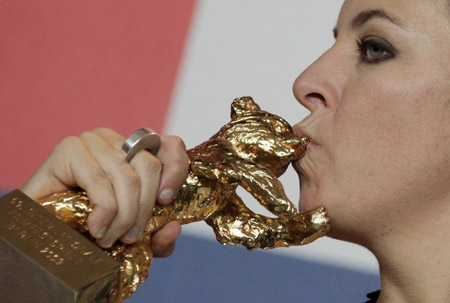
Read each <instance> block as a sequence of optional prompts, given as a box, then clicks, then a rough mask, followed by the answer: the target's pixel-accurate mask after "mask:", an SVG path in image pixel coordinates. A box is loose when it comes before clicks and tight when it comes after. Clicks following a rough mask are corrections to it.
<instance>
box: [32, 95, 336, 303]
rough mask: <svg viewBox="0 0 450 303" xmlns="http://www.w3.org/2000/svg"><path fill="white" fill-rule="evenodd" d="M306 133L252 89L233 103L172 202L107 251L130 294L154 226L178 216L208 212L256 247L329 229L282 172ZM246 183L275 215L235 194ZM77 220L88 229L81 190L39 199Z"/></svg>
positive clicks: (297, 241) (225, 232)
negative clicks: (291, 191)
mask: <svg viewBox="0 0 450 303" xmlns="http://www.w3.org/2000/svg"><path fill="white" fill-rule="evenodd" d="M308 142H309V141H308V139H307V138H299V137H296V136H295V135H294V134H293V133H292V128H291V126H290V125H289V124H288V123H287V122H286V121H285V120H283V119H282V118H280V117H278V116H275V115H273V114H270V113H268V112H265V111H262V110H261V109H260V108H259V106H258V105H257V104H256V103H255V102H254V101H253V99H252V98H250V97H242V98H237V99H235V100H234V101H233V103H232V110H231V121H230V122H229V123H228V124H226V125H225V126H223V127H222V128H221V129H220V130H219V132H218V133H217V134H215V135H214V136H212V137H211V138H210V139H209V140H208V141H206V142H204V143H203V144H201V145H199V146H197V147H195V148H193V149H191V150H189V151H188V155H189V159H190V173H189V176H188V177H187V179H186V182H185V184H184V185H183V186H182V188H181V189H180V190H179V191H178V193H177V194H176V197H175V199H174V201H173V203H172V204H171V205H168V206H156V207H155V209H154V211H153V217H152V219H151V220H150V222H149V224H148V226H147V228H146V231H145V233H144V235H143V237H142V238H141V239H140V240H139V241H138V242H136V243H135V244H132V245H124V244H121V243H116V244H115V245H114V246H113V247H112V248H111V249H108V250H106V252H107V253H108V254H110V255H111V256H113V257H114V258H115V259H116V260H118V261H119V262H121V263H122V268H121V273H122V275H121V280H122V281H121V282H122V283H121V284H122V290H121V291H122V294H123V298H127V297H129V296H130V295H131V294H132V293H133V292H134V291H135V290H136V288H137V287H138V286H139V285H140V284H141V283H142V282H143V281H144V280H145V279H146V278H147V275H148V269H149V267H150V265H151V261H152V253H151V251H150V238H151V234H152V233H153V232H155V231H157V230H158V229H160V228H161V227H162V226H164V225H165V224H167V223H168V222H170V221H172V220H176V221H179V222H180V223H182V224H187V223H190V222H194V221H200V220H205V221H206V222H207V223H208V224H209V225H210V226H211V227H212V228H213V229H214V232H215V233H216V236H217V240H218V241H219V242H221V243H223V244H234V245H243V246H245V247H247V248H248V249H250V250H253V249H256V248H258V247H259V248H264V249H267V248H274V247H282V246H291V245H302V244H306V243H310V242H311V241H313V240H315V239H317V238H318V237H321V236H324V235H325V234H326V232H327V231H328V229H329V225H328V218H327V216H326V212H325V210H324V209H323V208H318V209H316V210H313V211H309V212H306V213H298V212H297V210H296V208H295V206H294V205H293V204H292V203H291V202H290V201H289V199H288V198H287V197H286V194H285V193H284V190H283V186H282V185H281V183H280V182H279V181H278V179H277V177H279V176H280V175H281V174H282V173H283V172H284V171H285V170H286V168H287V167H288V166H289V164H290V163H291V162H292V161H295V160H297V159H300V158H301V157H303V156H304V154H305V150H306V146H307V144H308ZM238 186H241V187H243V188H244V189H245V190H247V191H248V192H249V193H251V194H252V195H253V196H254V197H255V198H256V200H258V202H259V203H261V205H263V206H264V207H265V208H267V209H268V210H269V211H270V212H272V213H273V214H274V215H276V216H277V217H276V218H269V217H266V216H262V215H258V214H255V213H253V212H252V211H251V210H250V209H249V208H247V207H246V205H245V204H244V203H243V201H242V200H241V199H240V198H239V196H238V195H237V194H236V188H237V187H238ZM39 202H40V203H42V205H44V207H46V208H47V209H49V211H50V212H52V213H53V214H54V215H55V216H57V217H58V218H60V219H61V220H62V221H64V222H65V223H67V224H69V225H70V226H72V227H73V228H75V229H77V230H79V231H80V232H83V233H85V234H88V233H87V227H86V218H87V216H88V214H89V212H90V211H91V209H90V207H89V199H88V198H87V196H86V194H85V193H84V192H82V191H70V192H66V193H60V194H55V195H52V196H50V197H47V198H45V199H42V200H41V201H39Z"/></svg>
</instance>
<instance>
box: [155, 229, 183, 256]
mask: <svg viewBox="0 0 450 303" xmlns="http://www.w3.org/2000/svg"><path fill="white" fill-rule="evenodd" d="M180 233H181V225H180V223H179V222H177V221H172V222H169V223H168V224H166V225H165V226H164V227H163V228H161V229H160V230H158V231H157V232H156V233H154V234H153V235H152V252H153V255H154V256H155V257H157V258H164V257H168V256H170V255H171V254H172V253H173V251H174V250H175V242H176V239H177V238H178V236H179V235H180Z"/></svg>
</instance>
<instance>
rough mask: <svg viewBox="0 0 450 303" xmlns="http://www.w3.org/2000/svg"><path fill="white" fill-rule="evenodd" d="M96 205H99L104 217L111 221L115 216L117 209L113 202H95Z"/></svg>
mask: <svg viewBox="0 0 450 303" xmlns="http://www.w3.org/2000/svg"><path fill="white" fill-rule="evenodd" d="M96 204H97V205H100V206H101V209H102V211H103V213H105V215H106V216H107V217H110V218H111V219H112V218H114V217H115V216H116V215H117V212H118V210H119V208H118V207H117V204H116V203H114V202H106V201H104V202H103V203H102V202H97V203H96Z"/></svg>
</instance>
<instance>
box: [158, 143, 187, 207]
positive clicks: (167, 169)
mask: <svg viewBox="0 0 450 303" xmlns="http://www.w3.org/2000/svg"><path fill="white" fill-rule="evenodd" d="M157 157H158V159H159V160H160V161H161V163H162V165H163V167H164V169H163V171H162V175H161V182H160V185H159V190H158V199H157V201H158V202H159V203H160V204H169V203H170V202H171V201H172V199H173V197H174V196H175V193H176V192H177V191H178V189H180V187H181V186H182V185H183V183H184V182H185V181H186V178H187V174H188V172H189V158H188V156H187V153H186V146H185V145H184V142H183V140H181V139H180V138H179V137H175V136H162V137H161V147H160V148H159V151H158V153H157Z"/></svg>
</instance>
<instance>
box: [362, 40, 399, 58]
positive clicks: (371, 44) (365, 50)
mask: <svg viewBox="0 0 450 303" xmlns="http://www.w3.org/2000/svg"><path fill="white" fill-rule="evenodd" d="M358 50H359V54H360V57H359V59H360V61H361V62H364V63H378V62H382V61H385V60H388V59H391V58H393V57H394V56H395V49H394V47H393V46H392V45H391V44H390V43H389V42H387V41H386V40H384V39H381V38H376V37H371V38H361V39H360V40H359V41H358Z"/></svg>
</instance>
